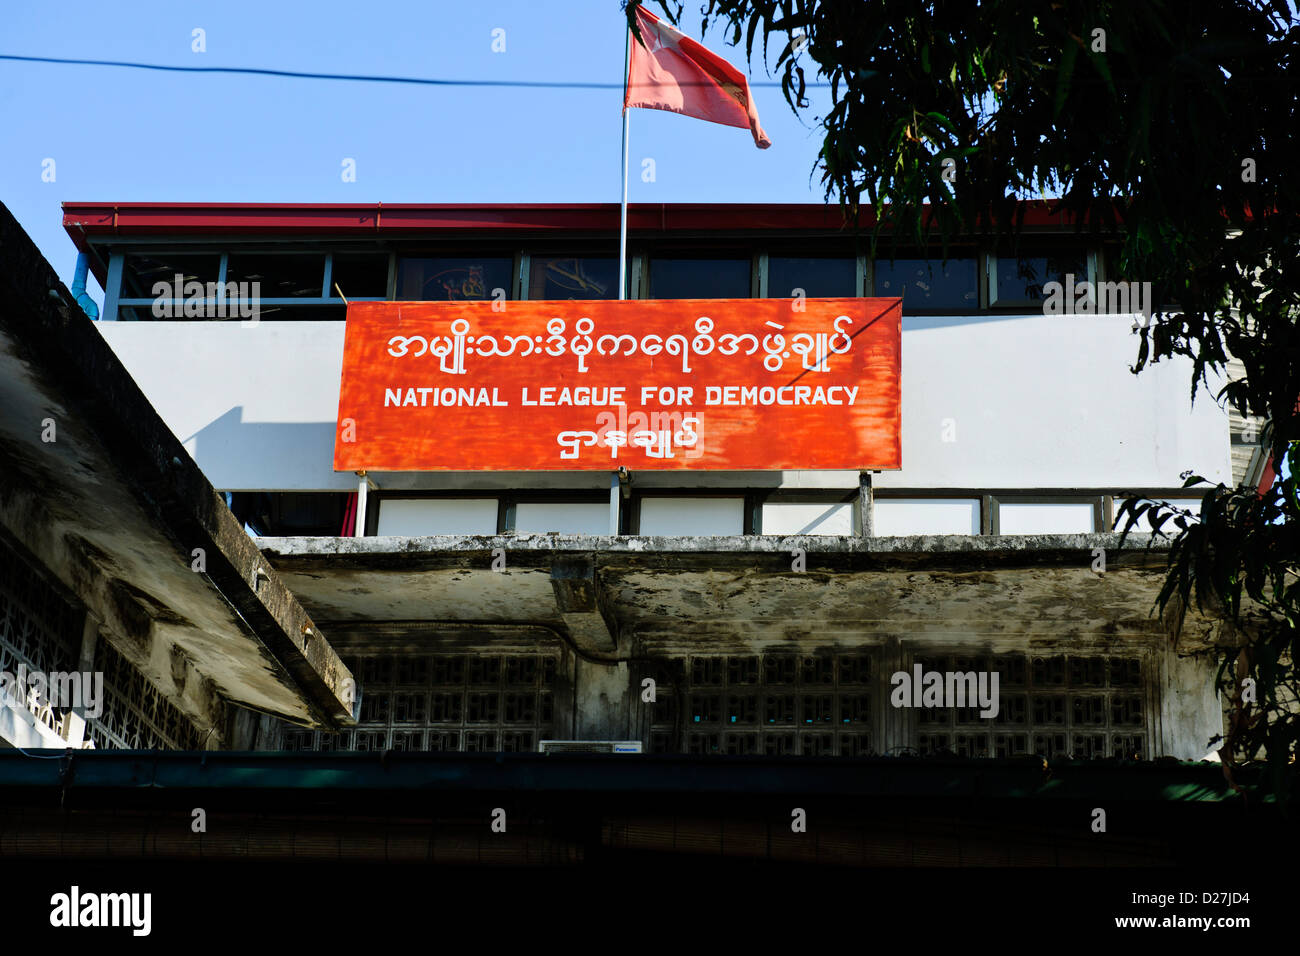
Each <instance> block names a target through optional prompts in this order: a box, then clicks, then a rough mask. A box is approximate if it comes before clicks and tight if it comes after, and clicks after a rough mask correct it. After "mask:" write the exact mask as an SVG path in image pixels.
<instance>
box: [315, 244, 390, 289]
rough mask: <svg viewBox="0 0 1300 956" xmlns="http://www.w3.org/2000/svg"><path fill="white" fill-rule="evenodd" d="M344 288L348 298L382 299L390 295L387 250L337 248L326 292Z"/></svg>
mask: <svg viewBox="0 0 1300 956" xmlns="http://www.w3.org/2000/svg"><path fill="white" fill-rule="evenodd" d="M336 285H337V286H338V287H339V289H341V290H342V292H343V295H344V297H345V298H348V299H382V298H385V297H386V296H387V295H388V253H386V252H380V253H374V252H336V253H334V265H333V269H332V270H331V275H330V287H329V289H328V290H327V291H326V295H327V296H336V295H338V291H336V290H335V288H334V287H335V286H336Z"/></svg>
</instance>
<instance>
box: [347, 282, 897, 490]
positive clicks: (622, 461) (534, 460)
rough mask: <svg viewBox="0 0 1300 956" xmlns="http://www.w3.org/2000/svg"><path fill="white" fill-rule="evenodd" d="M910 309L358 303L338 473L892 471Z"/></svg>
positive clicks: (352, 312) (730, 302)
mask: <svg viewBox="0 0 1300 956" xmlns="http://www.w3.org/2000/svg"><path fill="white" fill-rule="evenodd" d="M901 315H902V300H901V299H896V298H895V299H652V300H645V299H630V300H625V301H618V300H612V301H611V300H602V301H564V302H502V301H496V302H492V301H486V302H353V303H350V304H349V305H348V317H347V331H346V334H345V344H344V349H343V382H342V388H341V390H340V392H339V421H338V430H337V432H336V434H335V442H334V468H335V470H336V471H359V470H362V469H367V470H372V471H595V470H600V471H610V470H615V469H617V468H619V467H620V466H622V467H625V468H627V469H628V470H629V471H668V470H682V471H685V470H714V471H716V470H720V469H721V470H728V471H773V470H786V469H853V470H859V471H861V470H869V469H892V468H898V467H900V466H901V457H902V453H901V447H900V446H901V441H900V435H899V429H900V409H899V403H900V382H899V375H900V368H901V358H900V350H901Z"/></svg>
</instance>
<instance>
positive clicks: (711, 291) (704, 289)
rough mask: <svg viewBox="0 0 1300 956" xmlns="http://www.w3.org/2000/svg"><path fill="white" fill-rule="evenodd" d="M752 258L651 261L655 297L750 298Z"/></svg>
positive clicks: (652, 289) (652, 296)
mask: <svg viewBox="0 0 1300 956" xmlns="http://www.w3.org/2000/svg"><path fill="white" fill-rule="evenodd" d="M749 277H750V260H749V259H748V258H745V259H660V258H654V259H651V260H650V298H652V299H748V298H749V296H750V285H749V281H750V279H749Z"/></svg>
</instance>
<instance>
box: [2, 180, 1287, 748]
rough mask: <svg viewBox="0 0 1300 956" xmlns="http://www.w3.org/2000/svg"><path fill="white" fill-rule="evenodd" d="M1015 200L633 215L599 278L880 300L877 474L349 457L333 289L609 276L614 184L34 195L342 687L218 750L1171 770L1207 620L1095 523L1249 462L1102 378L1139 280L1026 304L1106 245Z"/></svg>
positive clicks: (673, 291)
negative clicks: (553, 749)
mask: <svg viewBox="0 0 1300 956" xmlns="http://www.w3.org/2000/svg"><path fill="white" fill-rule="evenodd" d="M1027 221H1028V223H1029V227H1028V228H1027V230H1026V233H1025V236H1024V237H1023V238H1022V240H1021V242H1020V245H1019V246H1018V247H1017V248H1014V249H1012V248H1009V247H1005V246H1001V245H999V244H997V243H992V242H988V241H982V240H979V239H976V238H974V237H972V238H971V239H970V241H968V242H965V243H957V244H955V245H953V246H951V247H950V248H948V249H947V250H939V249H937V248H933V249H919V248H908V247H905V246H903V247H897V248H895V247H892V246H889V245H888V242H886V244H885V245H884V246H882V247H881V248H880V249H878V250H877V251H876V253H875V254H874V255H873V254H872V253H871V250H870V249H869V248H868V246H867V244H866V243H865V241H864V239H863V238H862V237H861V236H859V235H857V234H855V232H854V231H853V230H851V229H847V228H845V227H844V226H843V224H842V222H841V219H840V214H839V212H838V210H836V209H833V208H829V207H823V206H739V207H736V206H710V205H665V206H633V207H632V209H631V212H630V243H629V260H628V263H627V267H628V268H627V273H628V289H627V295H628V298H630V299H633V300H637V299H642V300H649V299H723V298H725V299H746V298H760V299H762V298H782V299H785V298H789V299H795V300H798V299H800V298H840V297H859V296H865V297H870V296H876V297H889V298H893V297H900V298H901V299H902V310H903V317H902V372H901V376H902V378H901V389H902V447H903V454H902V460H903V465H902V468H901V469H899V470H897V471H887V472H878V473H866V474H861V473H859V472H856V471H781V472H720V471H685V472H683V471H677V472H649V471H643V472H639V471H637V470H635V469H632V470H631V471H630V473H626V472H625V473H624V474H622V475H619V474H618V473H616V472H615V473H611V471H609V470H592V471H547V472H484V471H466V472H446V471H439V472H391V473H382V472H369V473H367V474H364V475H357V474H353V473H350V472H341V473H340V472H336V471H335V470H334V469H333V449H334V444H335V441H336V436H337V430H338V428H339V421H338V419H339V381H340V372H341V366H342V360H343V340H344V329H345V316H346V313H347V305H346V303H347V302H357V301H366V300H392V301H433V300H454V301H455V300H459V301H474V300H493V301H502V302H510V301H517V300H573V301H575V302H580V301H581V300H591V299H602V298H617V293H618V289H617V284H618V278H617V277H618V263H617V261H616V256H615V255H613V254H612V252H611V250H613V249H615V248H616V246H617V209H616V207H610V206H605V205H599V206H598V205H535V206H490V205H442V206H438V205H398V206H386V205H275V206H262V205H196V204H111V203H78V204H66V205H65V207H64V223H65V227H66V229H67V231H68V233H69V235H70V237H71V238H72V239H73V241H74V242H75V243H76V245H77V248H78V250H79V251H80V253H81V254H82V255H84V256H85V257H86V260H87V262H88V265H89V269H90V271H91V272H92V273H93V275H94V276H95V277H96V278H97V279H98V280H99V281H100V282H101V284H102V285H103V287H104V291H105V298H104V309H103V313H102V315H101V316H100V317H99V321H98V322H97V323H96V327H97V329H98V331H99V332H100V334H101V335H102V336H103V339H104V340H105V342H107V344H108V345H109V347H110V348H111V349H112V351H113V353H114V354H115V355H116V356H117V358H118V359H119V360H120V361H121V363H122V365H123V366H124V367H125V369H126V370H127V371H128V372H129V373H130V375H131V376H132V377H133V378H134V380H135V382H136V383H137V384H138V385H139V387H140V389H141V390H142V392H143V393H144V395H145V396H146V397H147V399H148V401H149V402H150V403H151V404H152V405H153V406H154V408H155V409H156V410H157V413H158V415H159V416H160V417H161V419H162V421H163V422H165V424H166V426H167V427H168V428H169V429H170V430H171V432H172V433H173V434H174V435H175V437H176V438H177V439H178V440H179V441H180V442H181V443H182V444H183V445H184V448H185V449H186V450H187V451H188V452H189V454H190V456H191V457H192V458H193V460H194V462H195V463H196V464H197V466H198V468H199V469H201V471H202V473H203V475H205V476H206V478H207V479H208V481H210V482H211V484H212V486H213V487H214V488H215V489H216V490H217V491H218V492H219V493H221V495H222V496H223V500H224V502H225V503H226V505H227V506H228V507H229V509H230V510H231V511H232V512H233V514H234V515H235V517H236V518H237V519H238V521H239V523H241V524H242V525H243V526H244V527H245V528H246V530H247V531H248V533H249V534H250V535H251V536H252V537H253V539H254V542H255V544H256V545H257V548H258V551H259V553H260V554H261V556H262V557H263V558H264V560H265V561H266V562H267V564H268V565H269V566H270V568H271V569H272V570H273V571H274V573H275V574H276V575H277V576H278V578H279V579H280V580H282V581H283V582H284V584H285V586H286V588H287V589H288V590H289V591H290V592H291V593H292V594H293V595H294V596H295V597H296V599H297V600H298V601H300V602H301V604H302V607H303V608H304V609H305V611H306V613H307V614H309V615H310V617H311V619H312V621H313V622H314V626H316V627H318V629H319V634H320V635H322V636H323V639H324V641H326V642H327V643H328V645H329V647H330V648H331V649H332V650H333V651H334V652H335V653H337V655H338V657H339V658H340V660H341V661H342V663H343V665H344V666H345V667H346V668H347V671H348V672H349V673H350V675H351V678H352V680H353V681H354V683H355V690H356V694H355V697H354V698H353V699H352V702H353V703H354V704H355V708H354V711H353V714H352V717H353V718H354V719H353V720H350V721H349V720H345V721H343V722H342V723H341V724H334V725H329V724H323V723H322V722H321V721H320V720H319V719H316V718H313V717H311V716H308V715H297V716H292V715H286V714H285V713H284V712H283V711H280V710H275V709H273V708H269V707H266V706H261V707H258V706H253V707H251V708H250V707H249V705H248V703H247V701H242V702H238V703H239V709H240V711H241V713H246V714H252V713H253V712H259V713H261V714H262V715H263V716H261V717H260V718H257V719H253V718H252V717H247V718H246V719H242V720H240V721H237V722H235V723H231V724H230V725H229V726H230V727H232V728H235V729H232V730H231V731H230V732H229V733H225V734H223V735H220V737H219V740H220V744H219V745H220V746H224V747H236V748H245V749H269V750H416V751H462V752H500V751H536V750H537V749H538V748H539V746H540V745H541V742H542V741H546V740H565V741H635V742H637V743H639V744H640V745H641V747H643V748H644V749H645V750H646V751H651V752H660V753H683V754H768V755H795V754H799V755H821V756H828V755H830V756H840V757H857V756H866V755H872V754H875V755H886V754H887V755H896V754H941V753H951V754H955V755H958V756H964V757H985V756H987V757H999V756H1014V755H1016V754H1041V755H1043V756H1045V757H1048V758H1066V757H1074V758H1077V759H1089V758H1103V757H1104V758H1115V757H1119V758H1133V757H1137V758H1140V759H1151V758H1154V757H1157V756H1166V755H1168V756H1175V757H1178V758H1181V759H1199V758H1201V757H1202V756H1204V755H1205V754H1206V753H1207V752H1209V751H1210V750H1211V749H1212V747H1211V745H1210V738H1211V737H1212V736H1213V735H1214V734H1217V733H1219V732H1220V730H1221V726H1222V716H1221V707H1220V705H1219V703H1218V701H1217V699H1216V696H1215V694H1214V689H1213V677H1214V665H1213V661H1212V659H1211V658H1210V657H1209V655H1208V654H1207V653H1206V648H1207V647H1208V643H1209V638H1210V635H1209V634H1208V633H1207V632H1206V631H1205V629H1204V628H1200V629H1198V628H1197V627H1196V626H1191V627H1189V628H1186V629H1185V631H1184V633H1182V634H1180V635H1177V637H1176V639H1175V638H1173V637H1171V635H1170V634H1169V633H1168V631H1167V629H1166V627H1165V625H1164V624H1162V623H1161V622H1160V621H1158V620H1157V619H1156V618H1155V617H1154V616H1153V615H1152V614H1151V610H1152V606H1153V603H1154V598H1155V595H1156V593H1157V591H1158V589H1159V584H1160V582H1161V580H1162V577H1163V576H1162V573H1161V572H1162V569H1163V565H1164V545H1162V544H1161V543H1160V542H1159V541H1154V542H1153V541H1150V540H1148V539H1147V538H1146V537H1145V536H1138V537H1137V538H1136V539H1130V540H1129V541H1127V542H1126V543H1123V544H1121V542H1120V540H1119V537H1118V535H1116V534H1115V533H1114V527H1115V514H1116V511H1117V509H1118V508H1119V506H1120V504H1121V503H1122V502H1123V501H1124V500H1125V499H1126V498H1130V497H1135V496H1136V497H1142V498H1160V499H1166V500H1170V501H1171V502H1173V503H1175V504H1179V505H1183V506H1187V507H1189V508H1191V509H1193V510H1195V508H1196V507H1197V506H1198V504H1199V502H1198V501H1197V500H1195V499H1192V498H1189V494H1190V493H1189V492H1187V491H1184V490H1182V487H1181V486H1182V478H1181V475H1182V474H1183V473H1185V472H1187V471H1192V472H1195V473H1197V474H1200V475H1202V476H1204V477H1205V478H1207V479H1209V480H1210V481H1212V482H1217V481H1223V482H1227V483H1232V482H1233V481H1235V480H1236V479H1239V478H1241V477H1242V476H1243V475H1245V474H1248V473H1251V472H1252V470H1253V472H1254V473H1256V474H1257V473H1258V472H1259V471H1260V470H1261V469H1262V462H1261V461H1260V455H1259V452H1258V450H1257V449H1255V448H1254V447H1253V445H1252V442H1250V441H1246V440H1245V439H1244V438H1243V437H1242V436H1243V435H1244V436H1245V437H1246V438H1249V437H1250V434H1249V426H1250V423H1248V422H1242V421H1233V420H1230V418H1229V416H1228V415H1227V413H1225V412H1224V411H1223V410H1222V409H1220V408H1219V407H1217V406H1216V405H1214V404H1213V402H1211V401H1209V400H1208V399H1206V398H1204V397H1202V398H1200V399H1199V400H1198V401H1197V402H1196V403H1195V405H1193V404H1191V403H1190V402H1189V400H1188V393H1189V384H1190V371H1189V368H1188V367H1185V366H1184V365H1182V364H1181V363H1177V362H1170V363H1162V364H1160V365H1157V366H1154V367H1152V368H1150V369H1148V370H1146V371H1144V372H1143V373H1142V374H1141V375H1136V376H1135V375H1133V374H1132V373H1131V372H1130V366H1131V364H1132V362H1133V356H1134V354H1135V349H1136V340H1135V338H1134V335H1133V329H1134V327H1135V325H1136V324H1138V323H1140V322H1143V321H1145V320H1146V318H1145V315H1144V314H1142V313H1141V312H1139V311H1137V306H1136V302H1137V301H1138V298H1137V289H1136V287H1135V289H1134V292H1135V296H1134V298H1133V299H1132V300H1129V299H1125V300H1124V301H1123V302H1118V301H1116V300H1114V299H1113V297H1103V303H1102V307H1101V308H1100V309H1098V308H1095V307H1090V306H1089V305H1087V304H1086V303H1083V302H1081V301H1079V300H1078V299H1074V297H1066V299H1065V301H1062V299H1061V297H1060V296H1056V297H1055V298H1054V289H1056V288H1064V289H1074V288H1076V287H1079V284H1081V283H1087V284H1088V287H1090V288H1092V289H1094V290H1098V289H1100V290H1105V289H1107V288H1119V286H1118V283H1120V282H1121V281H1124V280H1126V279H1127V277H1124V276H1121V275H1119V274H1118V271H1117V262H1116V255H1115V249H1116V246H1115V243H1114V242H1113V241H1108V240H1106V239H1105V238H1102V237H1096V236H1090V235H1089V234H1087V233H1084V232H1081V231H1079V230H1076V229H1075V228H1074V226H1073V225H1071V224H1070V223H1067V222H1064V221H1062V220H1061V219H1060V218H1059V217H1057V216H1055V215H1052V214H1050V213H1049V212H1048V211H1047V210H1046V208H1045V207H1044V206H1041V205H1038V204H1030V208H1029V210H1028V215H1027ZM1053 282H1055V283H1058V287H1053V286H1052V285H1051V283H1053ZM1126 288H1127V287H1126ZM213 289H221V290H223V293H224V299H225V301H222V300H220V299H218V298H217V297H215V296H213ZM1157 298H1158V294H1157ZM232 303H233V307H232ZM1160 304H1162V303H1160V302H1158V301H1153V300H1152V298H1151V297H1150V296H1147V297H1146V299H1145V300H1143V305H1144V306H1145V308H1146V310H1147V312H1149V311H1150V309H1151V308H1152V307H1153V306H1159V305H1160ZM574 308H575V309H578V310H580V306H577V305H575V306H574ZM575 314H577V313H575ZM451 440H454V436H452V437H451ZM770 440H774V441H780V436H772V438H771V439H770ZM1149 545H1150V547H1148V546H1149ZM494 565H495V566H494ZM7 599H9V600H13V598H7ZM1192 619H1193V625H1195V623H1196V619H1195V615H1192ZM15 633H16V632H15V631H14V630H13V628H12V627H10V628H9V629H7V630H6V634H5V635H4V641H5V642H6V644H0V646H12V645H14V643H15V641H16V638H15V636H14V635H15ZM214 652H215V649H214ZM29 656H30V655H29ZM918 667H919V668H920V671H921V673H928V672H931V671H937V672H941V673H963V674H964V673H975V674H990V673H996V674H997V675H998V676H999V706H998V708H997V713H996V716H992V717H990V716H988V715H987V714H985V715H981V714H980V712H979V708H978V707H976V706H971V705H970V702H967V705H966V706H962V707H951V706H921V707H912V706H896V705H895V703H894V701H893V700H891V698H892V697H893V696H894V690H895V687H896V681H895V675H897V674H903V673H905V674H909V675H910V674H914V673H916V668H918ZM287 716H289V717H290V718H291V719H285V718H286V717H287ZM104 741H105V742H104V744H102V745H111V744H112V743H114V742H115V741H112V740H110V739H109V738H108V737H105V738H104ZM150 745H155V744H150ZM156 745H159V746H178V747H182V748H189V747H190V746H191V742H190V738H189V737H186V736H184V735H183V734H179V735H178V734H173V735H172V737H168V738H166V739H163V738H161V737H159V738H158V739H157V743H156ZM209 745H212V744H209Z"/></svg>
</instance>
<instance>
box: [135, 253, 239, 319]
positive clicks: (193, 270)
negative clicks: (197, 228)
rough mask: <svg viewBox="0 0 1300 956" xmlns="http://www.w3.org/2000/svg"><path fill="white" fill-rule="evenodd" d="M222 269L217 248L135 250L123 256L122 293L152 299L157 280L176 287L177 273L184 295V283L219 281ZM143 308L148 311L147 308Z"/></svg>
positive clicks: (136, 297)
mask: <svg viewBox="0 0 1300 956" xmlns="http://www.w3.org/2000/svg"><path fill="white" fill-rule="evenodd" d="M220 271H221V254H220V253H217V252H170V251H167V252H148V253H134V252H133V253H130V254H128V255H126V256H125V257H123V262H122V291H121V297H122V298H123V299H149V300H152V299H153V298H154V291H153V289H154V284H155V283H158V282H165V283H167V285H168V287H169V288H170V287H173V286H174V283H175V282H176V276H178V275H179V276H180V277H181V291H180V295H181V296H182V297H183V296H184V295H185V288H184V284H185V283H187V282H202V283H203V284H204V286H206V285H207V283H209V282H216V281H217V276H218V275H219V274H220ZM205 291H206V289H205ZM170 297H171V295H169V298H170ZM144 311H145V312H146V314H147V312H148V310H144Z"/></svg>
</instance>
